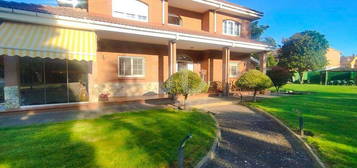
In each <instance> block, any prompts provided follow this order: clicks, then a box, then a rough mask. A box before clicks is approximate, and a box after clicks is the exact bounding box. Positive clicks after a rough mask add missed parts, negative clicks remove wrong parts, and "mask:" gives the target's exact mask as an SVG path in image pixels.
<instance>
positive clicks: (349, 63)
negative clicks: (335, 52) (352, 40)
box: [341, 55, 357, 69]
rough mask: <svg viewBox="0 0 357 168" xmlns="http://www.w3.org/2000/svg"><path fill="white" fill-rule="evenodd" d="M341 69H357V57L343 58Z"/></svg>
mask: <svg viewBox="0 0 357 168" xmlns="http://www.w3.org/2000/svg"><path fill="white" fill-rule="evenodd" d="M341 67H342V68H349V69H357V55H352V56H344V57H341Z"/></svg>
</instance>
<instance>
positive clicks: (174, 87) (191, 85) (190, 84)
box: [164, 70, 208, 107]
mask: <svg viewBox="0 0 357 168" xmlns="http://www.w3.org/2000/svg"><path fill="white" fill-rule="evenodd" d="M207 90H208V85H207V83H206V82H205V81H203V80H202V79H201V77H200V76H199V75H198V74H197V73H194V72H192V71H189V70H182V71H179V72H176V73H174V74H173V75H171V76H170V77H169V79H167V80H166V81H165V82H164V91H165V92H166V93H168V94H171V95H174V96H177V95H183V96H184V97H185V99H184V102H183V105H184V107H185V105H186V100H187V98H188V95H189V94H194V93H202V92H207Z"/></svg>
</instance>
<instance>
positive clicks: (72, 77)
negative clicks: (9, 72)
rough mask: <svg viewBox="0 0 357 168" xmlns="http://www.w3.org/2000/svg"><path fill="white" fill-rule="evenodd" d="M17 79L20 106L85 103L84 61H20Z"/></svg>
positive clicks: (24, 58) (86, 68)
mask: <svg viewBox="0 0 357 168" xmlns="http://www.w3.org/2000/svg"><path fill="white" fill-rule="evenodd" d="M20 79H21V85H20V94H21V105H39V104H58V103H69V102H80V101H87V100H88V99H87V97H88V96H87V95H88V94H87V93H88V92H87V90H88V88H87V83H88V64H87V62H84V61H83V62H82V61H69V60H60V59H49V58H46V59H42V58H30V57H22V58H20ZM81 95H82V96H81Z"/></svg>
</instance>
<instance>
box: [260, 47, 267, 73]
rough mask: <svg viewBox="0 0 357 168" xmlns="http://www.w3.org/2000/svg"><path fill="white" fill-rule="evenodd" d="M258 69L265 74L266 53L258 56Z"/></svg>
mask: <svg viewBox="0 0 357 168" xmlns="http://www.w3.org/2000/svg"><path fill="white" fill-rule="evenodd" d="M259 69H260V71H261V72H263V73H264V74H266V73H267V53H266V52H263V53H260V54H259Z"/></svg>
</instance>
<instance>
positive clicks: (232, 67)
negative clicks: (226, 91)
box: [229, 63, 239, 77]
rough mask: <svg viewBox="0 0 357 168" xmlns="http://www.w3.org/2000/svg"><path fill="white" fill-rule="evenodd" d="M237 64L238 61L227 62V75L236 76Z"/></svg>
mask: <svg viewBox="0 0 357 168" xmlns="http://www.w3.org/2000/svg"><path fill="white" fill-rule="evenodd" d="M238 73H239V66H238V63H230V64H229V77H238Z"/></svg>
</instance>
